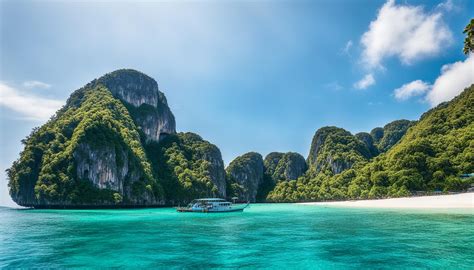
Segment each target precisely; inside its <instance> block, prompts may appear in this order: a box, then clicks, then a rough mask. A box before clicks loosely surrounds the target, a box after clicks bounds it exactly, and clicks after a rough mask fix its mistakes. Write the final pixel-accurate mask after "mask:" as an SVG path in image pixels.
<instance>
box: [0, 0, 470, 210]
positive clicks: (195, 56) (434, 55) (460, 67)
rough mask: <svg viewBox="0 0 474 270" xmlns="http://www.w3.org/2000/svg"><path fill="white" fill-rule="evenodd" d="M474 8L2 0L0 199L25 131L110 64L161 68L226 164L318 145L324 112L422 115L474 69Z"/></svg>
mask: <svg viewBox="0 0 474 270" xmlns="http://www.w3.org/2000/svg"><path fill="white" fill-rule="evenodd" d="M94 2H95V3H94ZM473 10H474V2H472V1H467V0H466V1H463V0H452V1H411V0H406V1H349V0H347V1H342V0H336V1H242V2H236V1H186V2H184V1H169V2H154V1H141V2H138V3H136V2H133V1H118V2H113V3H112V1H101V2H99V1H74V2H69V3H68V2H67V1H41V2H40V1H6V0H4V1H1V2H0V29H1V32H0V34H1V36H0V90H1V92H0V94H1V96H0V97H1V99H0V128H1V132H0V142H1V145H2V147H1V150H0V151H1V152H0V154H1V159H0V169H1V171H2V173H1V174H0V176H1V178H0V183H1V184H0V205H6V204H9V203H10V200H9V198H8V196H7V188H6V177H5V174H4V173H3V171H4V170H5V169H6V168H8V167H9V166H10V164H11V163H12V162H13V160H15V159H16V158H17V157H18V153H19V152H20V151H21V149H22V146H21V144H20V140H21V139H23V138H24V137H25V136H26V135H27V134H29V132H30V131H31V129H32V128H33V127H35V126H38V125H41V124H42V123H44V122H45V119H47V117H48V115H49V114H51V112H54V111H55V110H56V109H57V107H58V106H60V105H61V104H62V103H63V102H64V101H65V100H66V98H67V97H68V96H69V95H70V94H71V93H72V92H73V91H74V90H75V89H78V88H79V87H81V86H83V85H84V84H86V83H87V82H89V81H91V80H92V79H94V78H97V77H99V76H101V75H103V74H105V73H107V72H110V71H113V70H115V69H119V68H133V69H137V70H139V71H142V72H144V73H146V74H148V75H150V76H151V77H153V78H155V79H156V80H157V81H158V84H159V87H160V90H161V91H163V92H164V93H165V94H166V96H167V98H168V102H169V105H170V107H171V110H172V111H173V113H174V114H175V117H176V122H177V129H178V131H192V132H196V133H198V134H200V135H201V136H202V137H203V138H205V139H207V140H209V141H210V142H212V143H214V144H216V145H217V146H218V147H219V148H220V149H221V152H222V155H223V158H224V161H225V162H226V164H227V163H228V162H230V161H231V160H232V159H233V158H234V157H236V156H238V155H240V154H243V153H245V152H248V151H257V152H260V153H261V154H262V155H266V154H268V153H269V152H272V151H295V152H299V153H301V154H302V155H303V156H306V155H307V153H308V151H309V146H310V143H311V138H312V136H313V134H314V132H315V131H316V130H317V129H318V128H320V127H322V126H326V125H335V126H339V127H343V128H345V129H347V130H349V131H351V132H353V133H356V132H360V131H370V130H371V129H372V128H374V127H377V126H383V125H384V124H386V123H388V122H390V121H392V120H396V119H401V118H405V119H417V118H418V117H419V116H420V115H421V114H422V113H423V112H424V111H426V110H427V109H429V108H431V107H432V106H434V105H436V104H438V103H439V102H441V101H445V100H449V99H450V98H452V97H453V96H455V95H456V94H457V93H459V91H460V90H461V89H462V87H464V86H467V85H468V84H469V83H472V82H474V79H473V76H474V75H472V74H474V71H473V64H474V60H473V58H474V57H472V56H470V57H466V56H465V55H463V54H462V45H463V44H462V41H463V39H464V37H463V34H462V30H463V28H464V26H465V25H466V24H467V22H468V21H469V19H470V18H471V17H474V16H473V15H474V14H473ZM443 66H444V68H443Z"/></svg>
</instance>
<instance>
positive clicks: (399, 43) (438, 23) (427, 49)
mask: <svg viewBox="0 0 474 270" xmlns="http://www.w3.org/2000/svg"><path fill="white" fill-rule="evenodd" d="M451 42H452V33H451V31H450V30H449V28H448V26H447V25H446V24H445V23H444V21H443V18H442V13H441V12H440V11H439V12H434V13H427V12H425V11H424V10H423V7H422V6H410V5H396V4H395V1H394V0H389V1H387V2H386V3H385V4H384V5H383V6H382V8H381V9H380V10H379V13H378V15H377V18H376V19H375V20H374V21H372V22H371V23H370V26H369V30H368V31H367V32H365V33H364V34H363V36H362V38H361V43H362V46H363V47H364V51H363V54H362V58H363V59H362V61H363V62H364V63H365V64H367V65H368V67H369V68H376V67H380V66H381V61H382V60H383V59H384V58H386V57H390V56H396V57H398V58H399V59H400V60H401V61H402V62H403V63H404V64H410V63H412V62H413V61H415V60H417V59H420V58H424V57H428V56H432V55H436V54H438V53H439V52H440V51H441V50H442V49H443V48H445V47H446V46H448V45H449V44H450V43H451Z"/></svg>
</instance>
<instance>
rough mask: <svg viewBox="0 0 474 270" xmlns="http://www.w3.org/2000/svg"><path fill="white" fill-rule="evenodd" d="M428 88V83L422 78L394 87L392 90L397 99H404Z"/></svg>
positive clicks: (417, 94)
mask: <svg viewBox="0 0 474 270" xmlns="http://www.w3.org/2000/svg"><path fill="white" fill-rule="evenodd" d="M429 89H430V85H429V84H428V83H426V82H424V81H422V80H416V81H412V82H410V83H407V84H404V85H402V87H400V88H397V89H395V90H394V91H393V92H394V94H395V98H396V99H398V100H406V99H409V98H411V97H414V96H419V95H422V94H424V93H425V92H426V91H428V90H429Z"/></svg>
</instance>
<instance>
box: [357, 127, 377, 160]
mask: <svg viewBox="0 0 474 270" xmlns="http://www.w3.org/2000/svg"><path fill="white" fill-rule="evenodd" d="M355 136H356V138H357V139H359V140H361V141H362V142H363V143H364V144H365V146H366V147H367V149H368V150H369V153H370V157H375V156H377V155H378V154H379V150H378V149H377V147H376V146H375V144H374V139H373V138H372V136H371V135H370V134H369V133H367V132H359V133H357V134H356V135H355Z"/></svg>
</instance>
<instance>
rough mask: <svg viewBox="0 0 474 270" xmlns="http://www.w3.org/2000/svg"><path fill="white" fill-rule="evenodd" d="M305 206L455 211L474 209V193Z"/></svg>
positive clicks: (314, 203) (322, 203)
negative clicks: (455, 209) (457, 209)
mask: <svg viewBox="0 0 474 270" xmlns="http://www.w3.org/2000/svg"><path fill="white" fill-rule="evenodd" d="M302 204H305V205H324V206H334V207H354V208H398V209H454V208H470V209H473V208H474V192H471V193H462V194H453V195H439V196H420V197H406V198H394V199H381V200H359V201H340V202H310V203H302Z"/></svg>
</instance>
